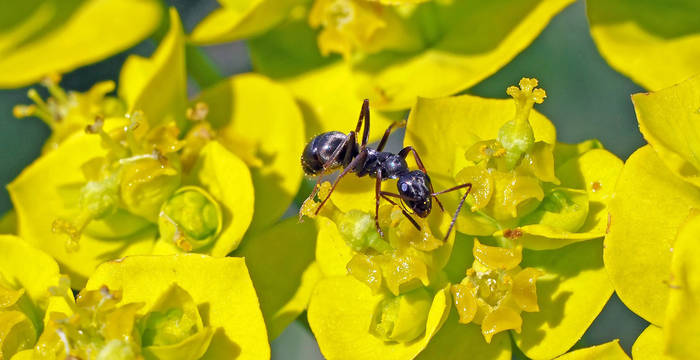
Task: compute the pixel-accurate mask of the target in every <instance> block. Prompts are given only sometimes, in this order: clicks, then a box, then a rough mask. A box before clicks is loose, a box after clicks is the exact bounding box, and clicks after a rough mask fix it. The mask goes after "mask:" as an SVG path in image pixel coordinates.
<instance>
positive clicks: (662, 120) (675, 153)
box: [632, 37, 700, 186]
mask: <svg viewBox="0 0 700 360" xmlns="http://www.w3.org/2000/svg"><path fill="white" fill-rule="evenodd" d="M699 39H700V37H699ZM632 102H633V103H634V109H635V111H636V113H637V120H638V121H639V128H640V130H641V131H642V134H643V135H644V138H645V139H646V140H647V141H648V142H649V144H651V146H653V147H654V150H656V152H657V153H658V154H659V157H660V158H661V159H662V160H663V161H664V163H665V164H666V166H668V167H669V168H670V169H671V170H672V171H673V172H674V173H675V174H676V175H678V176H680V177H682V178H684V179H685V180H687V181H689V182H691V183H692V184H694V185H695V186H700V125H698V123H699V122H700V76H696V77H693V78H691V79H689V80H687V81H684V82H682V83H680V84H678V85H676V86H672V87H669V88H666V89H663V90H660V91H657V92H654V93H642V94H635V95H632Z"/></svg>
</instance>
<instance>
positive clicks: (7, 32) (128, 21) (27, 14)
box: [0, 0, 163, 88]
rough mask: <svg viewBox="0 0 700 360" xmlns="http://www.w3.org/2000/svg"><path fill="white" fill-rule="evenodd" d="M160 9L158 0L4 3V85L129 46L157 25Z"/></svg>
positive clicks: (0, 24)
mask: <svg viewBox="0 0 700 360" xmlns="http://www.w3.org/2000/svg"><path fill="white" fill-rule="evenodd" d="M162 12H163V11H162V8H161V4H160V2H159V1H156V0H146V1H140V0H127V1H123V0H106V1H98V2H94V1H87V2H69V1H63V0H52V1H40V2H6V3H4V4H3V6H2V9H0V13H2V14H3V15H4V16H3V18H2V19H0V28H2V29H3V31H2V32H0V59H1V60H0V87H3V88H5V87H20V86H24V85H29V84H31V83H33V82H37V81H39V80H41V78H43V77H45V76H48V75H52V74H55V73H62V72H69V71H71V70H73V69H75V68H78V67H80V66H83V65H87V64H90V63H93V62H97V61H100V60H102V59H105V58H107V57H109V56H111V55H113V54H116V53H118V52H121V51H123V50H126V49H127V48H129V47H131V46H133V45H135V44H136V43H138V42H139V41H141V40H143V39H144V38H146V37H147V36H149V35H150V34H151V33H152V32H153V31H155V30H156V27H157V26H158V24H160V21H161V14H162ZM85 29H90V30H89V31H86V30H85Z"/></svg>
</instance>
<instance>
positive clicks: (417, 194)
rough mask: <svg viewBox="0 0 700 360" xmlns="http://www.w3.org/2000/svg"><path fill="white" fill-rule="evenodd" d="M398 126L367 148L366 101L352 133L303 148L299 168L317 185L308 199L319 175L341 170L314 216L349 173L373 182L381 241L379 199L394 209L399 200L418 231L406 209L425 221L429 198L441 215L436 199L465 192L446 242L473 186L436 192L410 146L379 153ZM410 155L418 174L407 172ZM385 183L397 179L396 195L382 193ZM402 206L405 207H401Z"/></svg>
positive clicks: (331, 134) (329, 135)
mask: <svg viewBox="0 0 700 360" xmlns="http://www.w3.org/2000/svg"><path fill="white" fill-rule="evenodd" d="M363 120H364V130H363V132H362V141H361V143H360V144H358V143H357V134H359V132H360V129H361V128H362V124H363ZM395 125H397V123H393V124H391V125H389V128H387V129H386V131H385V132H384V136H383V137H382V139H381V141H380V142H379V145H378V146H377V148H376V149H372V148H369V147H367V140H368V138H369V100H368V99H365V100H364V102H363V104H362V109H361V110H360V118H359V120H358V121H357V126H356V127H355V131H351V132H350V133H348V134H347V135H346V134H344V133H342V132H339V131H330V132H325V133H322V134H320V135H317V136H316V137H314V138H313V139H312V140H311V141H310V142H309V143H308V144H307V145H306V147H305V148H304V152H303V153H302V155H301V166H302V167H303V168H304V172H305V173H306V174H307V175H310V176H319V177H318V179H317V181H316V186H314V189H313V190H312V192H311V194H310V195H309V199H312V198H313V197H314V196H316V193H317V192H318V188H319V184H320V182H321V178H320V175H323V174H324V173H326V172H328V171H334V170H337V169H339V168H343V171H342V172H341V173H340V175H339V176H338V178H336V180H335V182H334V183H333V186H332V187H331V191H330V192H329V193H328V195H327V196H326V197H325V198H324V199H323V201H321V204H320V205H319V206H318V208H317V209H316V212H315V214H316V215H318V212H319V211H320V210H321V208H322V207H323V205H324V204H325V203H326V201H328V199H329V198H330V196H331V193H333V190H335V187H336V185H338V182H339V181H340V179H342V178H343V176H345V175H347V174H348V173H349V172H354V173H355V174H356V175H357V176H358V177H363V176H365V175H369V176H370V177H373V178H376V179H377V181H376V185H375V198H376V206H375V211H374V225H375V226H376V228H377V232H379V235H380V236H381V237H384V233H383V232H382V229H381V228H380V227H379V215H378V213H379V200H380V198H383V199H385V200H386V201H388V202H389V203H391V204H393V205H397V206H398V204H397V203H396V202H395V201H394V200H392V198H394V199H399V200H400V202H401V206H400V208H401V212H402V213H403V215H404V216H406V218H408V220H410V221H411V223H412V224H413V226H415V227H416V229H418V230H419V231H420V229H421V228H420V225H418V223H417V222H416V221H415V220H414V219H413V218H412V217H411V215H409V213H408V212H407V211H406V206H407V207H408V208H410V209H411V210H412V212H413V213H414V214H416V215H418V216H419V217H421V218H425V217H426V216H428V214H430V210H431V208H432V198H435V202H436V203H437V204H438V206H440V210H441V211H445V208H444V207H443V206H442V203H440V200H439V199H438V197H437V196H438V195H440V194H444V193H447V192H450V191H455V190H459V189H462V188H467V192H466V193H465V194H464V196H462V199H461V201H460V203H459V206H457V211H455V214H454V216H453V217H452V222H451V223H450V228H449V229H448V230H447V234H446V235H445V240H446V239H447V238H448V237H449V236H450V232H451V231H452V227H454V224H455V221H456V220H457V214H459V211H460V209H461V208H462V205H464V200H465V199H466V198H467V195H469V192H470V191H471V188H472V184H471V183H465V184H461V185H457V186H455V187H452V188H450V189H447V190H443V191H439V192H435V190H434V189H433V185H432V184H431V182H430V177H429V176H428V172H427V171H426V170H425V166H423V162H422V161H421V159H420V156H418V153H417V152H416V150H415V149H414V148H413V147H412V146H406V147H404V148H403V149H401V151H399V152H398V153H397V154H394V153H391V152H387V151H382V150H383V149H384V146H385V145H386V143H387V140H388V139H389V135H390V134H391V131H392V130H393V128H394V126H395ZM409 153H411V154H413V157H414V159H415V161H416V164H417V165H418V168H419V169H420V170H413V171H411V170H409V169H408V164H407V163H406V157H407V156H408V154H409ZM387 179H398V181H397V183H396V186H397V188H398V194H396V193H392V192H387V191H382V189H381V184H382V181H384V180H387ZM404 204H405V206H404Z"/></svg>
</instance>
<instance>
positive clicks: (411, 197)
mask: <svg viewBox="0 0 700 360" xmlns="http://www.w3.org/2000/svg"><path fill="white" fill-rule="evenodd" d="M396 186H397V187H398V190H399V194H400V195H401V199H402V200H403V202H404V203H405V204H406V206H408V207H409V208H411V210H413V212H414V213H415V214H416V215H418V216H420V217H422V218H424V217H426V216H428V214H430V209H431V208H432V199H431V194H430V178H429V177H428V175H426V174H425V173H424V172H422V171H419V170H414V171H411V172H408V173H406V174H404V175H402V176H401V177H399V181H398V182H397V183H396Z"/></svg>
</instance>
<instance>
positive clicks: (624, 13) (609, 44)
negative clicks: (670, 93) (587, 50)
mask: <svg viewBox="0 0 700 360" xmlns="http://www.w3.org/2000/svg"><path fill="white" fill-rule="evenodd" d="M586 5H587V14H588V18H589V22H590V24H591V35H593V39H594V40H595V42H596V45H597V46H598V50H599V51H600V53H601V55H602V56H603V58H605V59H606V60H607V61H608V63H609V64H610V65H611V66H612V67H613V68H615V69H616V70H618V71H619V72H621V73H623V74H625V75H627V76H629V77H630V78H631V79H632V80H634V81H635V82H636V83H638V84H640V85H642V86H643V87H645V88H647V89H649V90H658V89H661V88H664V87H667V86H670V85H673V84H676V83H679V82H681V81H683V80H685V79H687V78H688V77H690V76H692V75H695V74H697V73H700V63H698V61H697V59H698V57H700V24H698V21H697V20H698V17H697V14H698V13H700V5H699V4H698V2H697V1H694V0H685V1H680V2H677V3H674V6H666V4H664V3H659V2H655V1H650V2H639V1H634V0H625V1H614V2H611V1H606V0H593V1H590V2H587V3H586ZM639 54H644V56H639Z"/></svg>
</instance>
